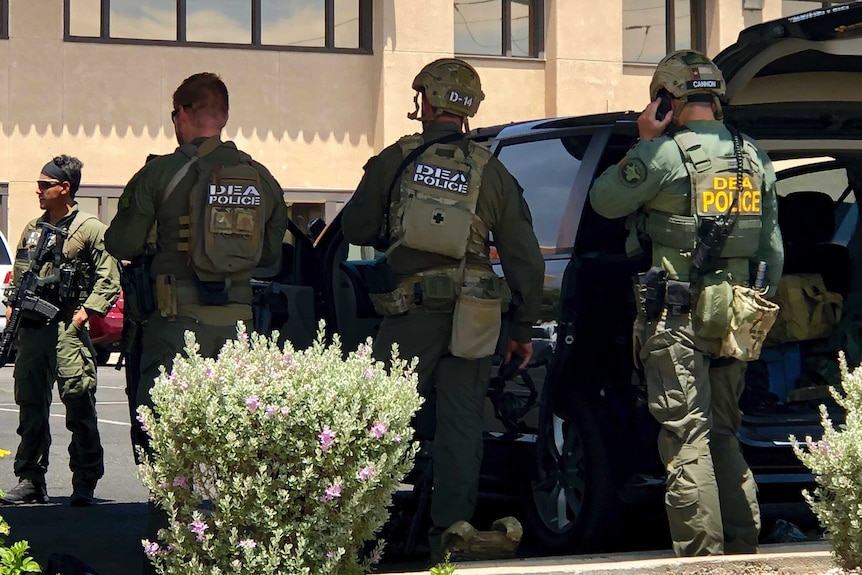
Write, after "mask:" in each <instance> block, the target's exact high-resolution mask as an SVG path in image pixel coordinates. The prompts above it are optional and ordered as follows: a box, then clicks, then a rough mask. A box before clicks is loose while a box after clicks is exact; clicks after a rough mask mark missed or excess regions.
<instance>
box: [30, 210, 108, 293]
mask: <svg viewBox="0 0 862 575" xmlns="http://www.w3.org/2000/svg"><path fill="white" fill-rule="evenodd" d="M91 219H93V220H98V219H99V218H98V217H97V216H95V215H93V214H89V213H87V212H82V211H78V212H76V213H75V217H74V218H72V219H71V220H70V221H68V222H66V223H65V225H64V226H63V227H64V229H65V230H66V232H67V234H68V235H67V236H66V239H65V240H64V239H62V238H58V239H57V243H56V244H55V245H54V248H53V250H52V251H53V256H54V257H53V261H49V262H47V263H45V265H44V266H42V269H41V270H40V277H42V278H51V279H50V280H48V281H47V282H45V284H44V285H42V286H40V291H39V293H37V295H38V296H39V297H42V298H44V299H46V300H48V301H50V302H51V303H53V304H56V305H58V306H60V307H73V306H77V305H80V304H81V303H83V302H84V301H86V299H87V298H88V297H89V295H90V292H91V291H92V290H93V285H94V284H95V279H96V278H95V270H94V269H93V265H92V258H91V257H89V254H88V253H86V250H87V245H86V242H85V238H84V237H83V234H81V233H78V231H79V230H80V228H81V226H83V224H84V223H85V222H87V221H88V220H91ZM42 232H43V228H41V227H34V228H32V229H30V230H29V232H28V233H27V236H26V237H25V238H24V245H22V246H20V247H19V250H18V253H17V254H16V257H15V264H16V265H15V283H16V285H17V283H18V282H19V281H20V279H21V275H22V274H23V273H24V271H26V270H27V268H28V267H29V263H30V259H31V258H32V257H33V255H34V254H33V250H34V248H35V247H36V245H37V244H38V243H39V238H40V236H41V234H42ZM82 252H83V253H82ZM19 262H20V263H19Z"/></svg>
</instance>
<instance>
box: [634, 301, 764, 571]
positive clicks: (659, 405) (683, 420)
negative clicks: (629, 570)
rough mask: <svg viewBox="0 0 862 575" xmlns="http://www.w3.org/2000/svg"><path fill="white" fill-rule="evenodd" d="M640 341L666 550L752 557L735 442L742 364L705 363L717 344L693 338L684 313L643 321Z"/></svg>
mask: <svg viewBox="0 0 862 575" xmlns="http://www.w3.org/2000/svg"><path fill="white" fill-rule="evenodd" d="M641 321H642V318H641ZM641 325H643V324H641ZM641 341H644V346H643V348H642V349H641V350H640V358H641V361H643V364H644V370H645V372H646V380H647V388H648V394H649V410H650V413H651V414H652V415H653V417H655V418H656V420H658V422H659V423H660V424H661V425H662V429H661V431H660V433H659V439H658V448H659V454H660V455H661V459H662V461H663V462H664V464H665V467H666V469H667V473H668V476H667V492H666V496H665V508H666V510H667V515H668V520H669V523H670V531H671V536H672V538H673V548H674V551H675V552H676V554H677V555H679V556H693V555H709V554H721V553H756V552H757V538H758V534H759V532H760V509H759V507H758V503H757V486H756V485H755V482H754V476H753V475H752V473H751V470H750V469H749V468H748V464H747V463H746V462H745V459H744V458H743V456H742V452H741V450H740V447H739V443H738V441H737V439H736V434H737V431H738V430H739V426H740V423H741V418H742V415H741V413H740V411H739V403H738V402H739V397H740V395H741V394H742V391H743V388H744V385H745V377H744V376H745V368H746V364H745V363H743V362H741V361H737V360H733V359H725V358H723V359H719V360H716V359H712V360H711V359H710V357H711V355H710V354H714V353H715V346H716V345H720V342H718V341H712V340H703V339H701V338H698V337H697V336H695V335H694V333H693V331H692V327H691V319H690V316H688V315H670V314H667V313H666V312H665V314H663V316H662V318H660V319H659V320H657V321H653V322H646V323H645V328H644V332H643V334H642V336H641Z"/></svg>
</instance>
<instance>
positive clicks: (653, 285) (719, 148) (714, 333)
mask: <svg viewBox="0 0 862 575" xmlns="http://www.w3.org/2000/svg"><path fill="white" fill-rule="evenodd" d="M724 92H725V84H724V78H723V77H722V74H721V72H720V71H719V70H718V68H717V67H716V66H715V64H713V63H712V61H711V60H710V59H709V58H707V57H706V56H704V55H703V54H700V53H698V52H695V51H693V50H684V51H679V52H674V53H672V54H669V55H668V56H666V57H665V58H664V59H663V60H662V61H661V62H660V63H659V64H658V66H657V67H656V70H655V74H654V75H653V78H652V82H651V84H650V98H651V102H650V103H649V105H647V107H646V109H645V110H644V111H643V112H642V113H641V115H640V117H639V118H638V132H639V134H640V140H639V141H638V143H637V144H636V145H635V146H634V147H633V148H632V149H631V150H629V152H628V153H627V154H626V155H625V157H624V158H623V159H622V160H621V161H620V162H619V163H618V164H617V165H615V166H611V167H610V168H608V169H607V170H606V171H605V172H604V173H603V174H602V175H601V176H599V178H598V179H597V180H596V181H595V183H594V184H593V187H592V189H591V190H590V200H591V202H592V205H593V208H594V209H595V211H596V212H598V213H599V214H600V215H602V216H604V217H607V218H621V217H624V216H629V220H628V221H629V222H631V224H632V225H631V226H630V227H631V232H632V237H633V238H637V237H639V238H648V240H649V243H651V248H650V249H651V250H652V267H651V268H650V269H649V270H648V271H647V272H645V273H643V274H639V276H638V280H637V284H638V285H637V286H636V288H637V290H636V291H637V293H638V295H639V297H638V302H637V303H638V317H637V320H636V323H635V328H634V334H633V335H634V342H635V353H636V358H637V360H639V361H641V362H642V363H643V367H644V373H645V375H646V382H647V389H648V400H649V409H650V413H652V415H653V417H655V418H656V420H658V422H659V423H660V424H661V431H660V433H659V439H658V448H659V454H660V456H661V459H662V461H663V462H664V464H665V467H666V470H667V490H666V497H665V507H666V511H667V515H668V519H669V522H670V531H671V536H672V537H673V547H674V551H675V552H676V554H677V555H682V556H688V555H710V554H721V553H755V552H756V551H757V540H758V533H759V530H760V510H759V508H758V504H757V498H756V485H755V483H754V478H753V476H752V474H751V470H750V469H749V468H748V465H747V464H746V462H745V460H744V459H743V457H742V453H741V451H740V448H739V444H738V442H737V439H736V432H737V430H738V429H739V425H740V420H741V413H740V410H739V406H738V401H739V397H740V394H741V393H742V390H743V387H744V375H745V366H746V364H745V362H744V361H740V359H739V355H738V354H737V355H734V354H732V353H729V352H727V351H726V345H725V344H726V343H727V342H728V341H729V340H731V339H732V338H733V336H734V334H735V331H734V329H735V328H734V327H732V326H731V324H732V323H733V322H729V321H727V320H725V323H724V324H722V323H721V321H720V319H721V318H726V317H727V315H728V309H730V306H731V303H736V298H737V297H746V296H745V294H749V295H751V294H755V295H754V297H755V298H760V297H761V293H762V292H768V291H769V290H774V287H773V286H777V284H778V279H779V277H780V275H781V270H782V266H783V263H784V252H783V248H782V243H781V234H780V232H779V229H778V225H777V221H776V198H775V173H774V171H773V169H772V164H771V162H770V160H769V158H768V157H767V156H766V154H765V153H764V152H763V151H762V150H760V149H758V148H757V146H756V145H755V143H754V141H753V140H751V139H750V138H748V137H746V136H744V135H741V134H739V133H738V132H736V130H735V129H733V128H732V127H730V126H726V125H725V124H724V122H722V109H721V98H722V97H723V96H724ZM635 243H637V242H630V244H629V245H634V244H635ZM645 247H646V246H645ZM751 269H759V270H760V271H761V274H760V276H761V277H762V279H761V281H760V283H761V284H763V285H758V286H753V287H755V288H759V289H760V291H756V290H755V289H752V288H750V287H749V284H754V283H755V281H754V274H752V272H751V271H750V270H751ZM738 294H739V295H738ZM761 302H762V299H761ZM766 303H767V304H768V302H766ZM769 305H772V304H769ZM772 307H773V308H774V307H775V306H774V305H773V306H772ZM747 335H751V332H749V333H748V334H747ZM757 335H758V337H761V336H762V337H765V333H759V334H757ZM754 343H755V345H760V344H762V341H761V342H754ZM757 353H759V347H758V348H757ZM745 359H750V358H745Z"/></svg>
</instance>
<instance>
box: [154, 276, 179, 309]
mask: <svg viewBox="0 0 862 575" xmlns="http://www.w3.org/2000/svg"><path fill="white" fill-rule="evenodd" d="M176 282H177V280H176V277H174V275H173V274H159V275H157V276H156V306H157V309H158V310H159V312H161V314H162V317H167V318H174V317H176V315H177V285H176Z"/></svg>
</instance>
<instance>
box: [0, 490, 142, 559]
mask: <svg viewBox="0 0 862 575" xmlns="http://www.w3.org/2000/svg"><path fill="white" fill-rule="evenodd" d="M0 515H2V516H3V517H4V518H5V519H6V521H8V522H9V526H10V528H11V533H10V534H9V536H8V537H7V542H9V543H12V542H15V541H21V540H25V541H27V542H28V543H29V544H30V554H31V555H32V557H33V558H34V559H35V560H36V561H37V562H38V563H39V565H40V566H41V567H43V568H44V567H45V565H46V564H47V563H48V557H49V556H50V555H51V554H52V553H60V554H62V553H68V554H70V555H74V556H75V557H77V558H78V559H80V560H81V561H83V562H84V563H87V564H88V565H89V566H90V567H92V568H93V569H95V570H96V571H97V572H98V574H99V575H140V573H141V561H142V557H141V556H142V551H141V543H140V541H141V539H143V538H144V536H145V531H146V529H145V525H146V517H147V504H146V503H118V502H113V501H107V500H100V499H98V498H97V504H96V505H93V506H92V507H70V506H69V498H68V497H51V501H50V503H48V504H45V505H20V506H15V507H11V506H2V507H0Z"/></svg>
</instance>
